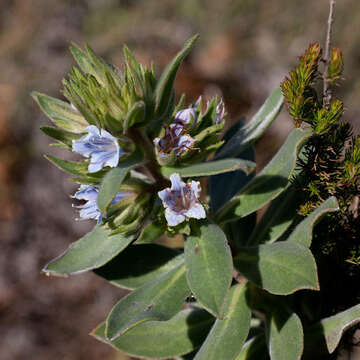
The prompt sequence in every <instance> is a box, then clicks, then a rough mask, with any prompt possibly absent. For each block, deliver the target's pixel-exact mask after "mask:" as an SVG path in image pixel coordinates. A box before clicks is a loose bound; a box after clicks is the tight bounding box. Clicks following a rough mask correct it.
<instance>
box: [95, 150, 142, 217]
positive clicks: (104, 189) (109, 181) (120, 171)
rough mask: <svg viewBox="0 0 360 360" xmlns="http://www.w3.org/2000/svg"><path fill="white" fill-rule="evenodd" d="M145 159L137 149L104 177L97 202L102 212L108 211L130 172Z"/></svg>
mask: <svg viewBox="0 0 360 360" xmlns="http://www.w3.org/2000/svg"><path fill="white" fill-rule="evenodd" d="M142 161H143V153H142V152H141V151H140V150H137V151H135V152H134V153H133V154H132V155H131V156H130V157H129V158H128V159H127V160H126V161H124V162H120V163H119V165H118V167H116V168H114V169H111V170H110V171H109V172H108V173H107V174H106V175H105V176H104V178H103V180H102V182H101V186H100V189H99V194H98V197H97V204H98V207H99V210H100V211H101V213H102V214H104V213H105V212H106V209H107V207H108V206H109V205H110V204H111V201H112V200H113V199H114V197H115V195H116V194H117V193H118V191H119V190H120V186H121V184H122V183H123V181H124V180H125V177H126V175H127V174H128V172H129V171H130V170H131V169H132V168H133V167H135V166H137V165H139V164H140V163H141V162H142Z"/></svg>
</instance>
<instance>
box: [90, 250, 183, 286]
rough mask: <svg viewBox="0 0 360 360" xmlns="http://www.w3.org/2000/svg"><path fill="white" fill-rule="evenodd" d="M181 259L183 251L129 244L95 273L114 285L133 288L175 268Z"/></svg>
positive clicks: (181, 261)
mask: <svg viewBox="0 0 360 360" xmlns="http://www.w3.org/2000/svg"><path fill="white" fill-rule="evenodd" d="M183 261H184V254H183V253H179V251H177V250H174V249H170V248H167V247H165V246H161V245H156V244H148V245H137V246H129V247H128V248H127V249H125V250H124V251H123V252H121V253H120V254H119V255H118V256H117V257H115V258H114V259H112V260H111V261H110V262H108V263H107V264H106V265H104V266H102V267H101V268H99V269H96V270H95V273H96V274H97V275H99V276H102V277H103V278H105V279H106V280H108V281H110V283H112V284H113V285H115V286H119V287H121V288H125V289H130V290H133V289H136V288H138V287H140V286H142V285H144V284H146V283H147V282H149V281H150V280H153V279H154V278H156V277H158V276H159V275H162V274H164V273H166V272H169V271H170V270H173V269H175V268H176V267H177V266H179V265H180V264H181V263H183Z"/></svg>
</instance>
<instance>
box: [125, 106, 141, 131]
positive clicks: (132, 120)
mask: <svg viewBox="0 0 360 360" xmlns="http://www.w3.org/2000/svg"><path fill="white" fill-rule="evenodd" d="M144 119H145V103H144V102H143V101H138V102H136V103H135V104H134V105H133V106H132V107H131V109H130V110H129V112H128V114H127V115H126V117H125V119H124V122H123V127H124V133H125V132H126V131H127V130H128V129H129V128H131V127H132V126H133V125H135V124H139V123H142V122H143V121H144Z"/></svg>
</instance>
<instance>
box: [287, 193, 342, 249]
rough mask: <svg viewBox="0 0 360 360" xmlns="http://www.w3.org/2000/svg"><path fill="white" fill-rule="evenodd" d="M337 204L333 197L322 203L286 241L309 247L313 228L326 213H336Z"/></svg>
mask: <svg viewBox="0 0 360 360" xmlns="http://www.w3.org/2000/svg"><path fill="white" fill-rule="evenodd" d="M338 210H339V204H338V202H337V200H336V197H335V196H332V197H330V198H329V199H327V200H326V201H324V202H323V203H322V204H321V205H320V206H319V207H318V208H316V209H315V210H314V211H313V212H312V213H311V214H310V215H309V216H307V217H306V218H305V219H304V220H303V221H302V222H301V223H300V224H299V225H298V226H297V227H296V228H295V229H294V231H293V232H292V233H291V234H290V236H289V238H288V241H291V242H294V243H298V244H301V245H303V246H306V247H310V245H311V240H312V233H313V228H314V226H315V225H316V224H317V223H318V222H319V221H320V219H321V218H322V217H323V216H324V215H325V214H327V213H329V212H333V211H338Z"/></svg>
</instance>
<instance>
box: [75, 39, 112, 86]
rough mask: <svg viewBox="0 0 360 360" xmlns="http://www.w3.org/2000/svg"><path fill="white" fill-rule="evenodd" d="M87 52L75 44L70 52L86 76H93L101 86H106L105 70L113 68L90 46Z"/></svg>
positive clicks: (87, 47)
mask: <svg viewBox="0 0 360 360" xmlns="http://www.w3.org/2000/svg"><path fill="white" fill-rule="evenodd" d="M86 50H87V51H86V52H85V51H83V50H81V49H80V48H79V47H78V46H77V45H76V44H75V43H71V45H70V51H71V53H72V55H73V57H74V59H75V60H76V62H77V63H78V65H79V67H80V69H81V70H82V71H83V72H84V73H85V74H91V75H93V76H94V77H95V78H96V80H97V81H98V82H99V83H100V84H104V79H105V75H104V72H105V69H106V70H109V71H110V70H111V68H110V67H109V65H107V64H106V62H105V61H104V60H102V59H101V58H99V57H98V56H97V55H96V54H95V52H94V51H93V50H92V49H91V48H90V46H88V45H87V46H86Z"/></svg>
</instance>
